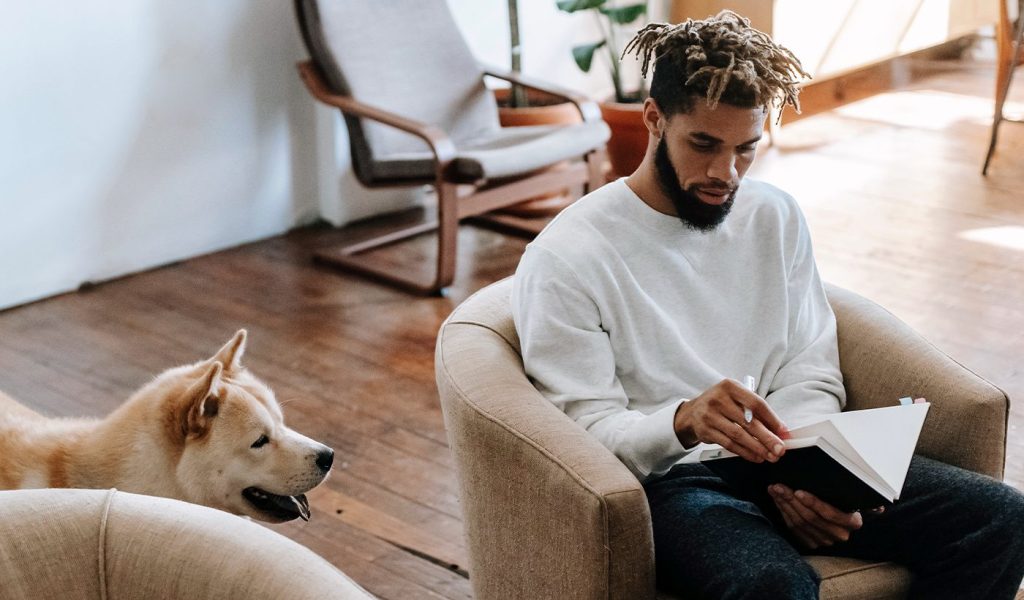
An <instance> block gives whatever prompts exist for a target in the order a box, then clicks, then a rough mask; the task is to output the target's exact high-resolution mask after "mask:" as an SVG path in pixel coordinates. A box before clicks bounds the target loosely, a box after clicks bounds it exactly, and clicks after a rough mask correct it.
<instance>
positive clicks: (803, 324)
mask: <svg viewBox="0 0 1024 600" xmlns="http://www.w3.org/2000/svg"><path fill="white" fill-rule="evenodd" d="M512 311H513V316H514V319H515V324H516V329H517V331H518V333H519V338H520V342H521V344H522V352H523V361H524V364H525V368H526V373H527V375H529V377H530V379H531V380H532V381H533V383H534V385H536V386H537V389H538V390H540V392H541V393H542V394H544V396H545V397H547V398H548V399H549V400H551V402H553V403H555V405H557V406H558V407H559V408H561V409H562V410H563V411H565V413H566V414H567V415H569V416H570V417H571V418H572V419H574V420H575V421H576V422H577V423H579V424H580V425H582V426H583V427H584V428H585V429H586V430H587V431H589V432H590V433H591V434H593V435H594V436H596V437H597V439H598V440H600V441H601V443H603V444H604V445H605V446H606V447H608V448H609V449H610V450H611V451H612V452H613V453H615V455H616V456H617V457H618V458H619V459H620V460H621V461H622V462H623V463H624V464H625V465H626V466H627V467H629V469H630V471H632V472H633V474H635V475H636V476H637V478H638V479H640V480H641V481H643V480H644V479H646V478H647V477H648V476H651V475H660V474H662V473H665V472H666V471H668V470H669V469H670V468H671V467H672V465H673V464H675V463H676V462H678V461H679V460H680V459H682V458H683V457H684V456H685V455H686V454H687V452H688V451H689V450H692V449H689V450H688V449H684V448H683V446H682V444H681V443H680V442H679V440H678V438H677V437H676V434H675V430H674V428H673V420H674V416H675V412H676V409H677V408H678V406H679V403H680V402H684V401H686V400H688V399H692V398H695V397H697V396H698V395H700V394H701V393H702V392H704V391H705V390H706V389H708V388H709V387H711V386H712V385H714V384H716V383H718V382H719V381H721V380H722V379H725V378H731V379H736V380H739V381H742V379H743V377H744V376H745V375H753V376H754V377H755V378H756V379H757V382H758V385H757V393H758V394H759V395H760V396H762V397H764V398H765V399H766V401H767V402H768V404H769V405H771V407H772V408H773V409H774V410H775V412H776V413H777V414H778V415H779V416H780V417H781V419H782V420H783V422H784V423H785V424H786V425H787V426H789V427H795V426H797V425H799V424H800V423H804V422H807V421H809V420H814V417H817V416H819V415H823V414H830V413H835V412H838V411H839V410H840V409H841V407H842V406H843V405H844V404H845V402H846V397H845V392H844V391H843V385H842V375H841V374H840V372H839V350H838V346H837V339H836V324H835V316H834V315H833V313H832V309H831V307H830V306H829V305H828V301H827V300H826V298H825V292H824V289H823V287H822V283H821V280H820V278H819V276H818V271H817V267H816V266H815V264H814V256H813V253H812V250H811V240H810V236H809V234H808V231H807V226H806V223H805V222H804V218H803V215H802V214H801V212H800V209H799V208H798V207H797V205H796V203H795V201H794V200H793V198H792V197H790V196H789V195H788V194H786V193H784V192H782V191H781V190H779V189H777V188H775V187H773V186H770V185H768V184H766V183H762V182H758V181H753V180H750V179H744V180H743V183H742V184H741V185H740V188H739V192H738V194H737V196H736V201H735V205H734V206H733V209H732V212H731V213H730V214H729V216H728V217H727V218H726V219H725V221H724V222H723V223H722V224H721V225H720V226H719V227H718V228H717V229H716V230H714V231H713V232H710V233H702V232H696V231H692V230H690V229H687V228H686V227H685V226H684V225H683V224H682V222H681V221H680V220H679V219H678V218H677V217H674V216H669V215H665V214H662V213H659V212H657V211H656V210H654V209H653V208H651V207H650V206H648V205H647V204H646V203H644V202H643V201H642V200H641V199H640V198H639V197H638V196H637V195H636V194H635V193H634V192H633V191H632V190H631V189H630V188H629V186H627V185H626V181H625V179H620V180H618V181H615V182H613V183H610V184H608V185H606V186H604V187H602V188H600V189H598V190H596V191H595V192H593V193H591V194H588V195H587V196H585V197H584V198H582V199H580V200H579V201H578V202H576V203H575V204H573V205H572V206H570V207H568V208H567V209H565V210H564V211H563V212H562V213H561V214H560V215H559V216H558V217H556V218H555V219H554V221H552V223H551V224H550V225H549V226H548V227H547V228H546V229H545V230H544V231H543V232H542V233H541V234H540V235H539V236H538V237H537V238H536V239H535V240H534V241H533V242H532V243H531V244H530V245H529V246H527V248H526V252H525V253H524V255H523V258H522V261H521V262H520V263H519V268H518V269H517V270H516V275H515V281H514V286H513V290H512Z"/></svg>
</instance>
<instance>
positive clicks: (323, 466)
mask: <svg viewBox="0 0 1024 600" xmlns="http://www.w3.org/2000/svg"><path fill="white" fill-rule="evenodd" d="M333 464H334V450H331V449H330V448H325V449H323V450H321V451H320V452H317V454H316V466H318V467H320V470H321V471H323V472H324V473H326V472H327V471H330V470H331V465H333Z"/></svg>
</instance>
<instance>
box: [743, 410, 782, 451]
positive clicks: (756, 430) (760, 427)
mask: <svg viewBox="0 0 1024 600" xmlns="http://www.w3.org/2000/svg"><path fill="white" fill-rule="evenodd" d="M746 429H747V433H749V434H750V435H752V436H754V438H755V439H757V441H758V442H760V443H761V445H762V446H764V447H765V448H766V449H767V450H768V451H769V452H771V453H772V454H774V455H775V456H782V455H783V454H785V453H786V446H785V445H784V444H783V443H782V440H781V439H779V438H778V437H777V436H776V435H775V434H774V433H772V432H771V431H769V430H768V428H767V427H765V426H764V423H762V422H761V421H760V420H759V419H754V420H753V421H752V422H751V423H750V425H748V426H747V427H746Z"/></svg>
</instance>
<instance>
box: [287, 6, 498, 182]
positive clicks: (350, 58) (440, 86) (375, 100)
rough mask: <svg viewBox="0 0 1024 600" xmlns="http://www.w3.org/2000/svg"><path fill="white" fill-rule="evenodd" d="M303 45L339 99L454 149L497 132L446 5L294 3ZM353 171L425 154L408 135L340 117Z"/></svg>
mask: <svg viewBox="0 0 1024 600" xmlns="http://www.w3.org/2000/svg"><path fill="white" fill-rule="evenodd" d="M295 10H296V15H297V17H298V20H299V27H300V29H301V31H302V38H303V40H304V41H305V44H306V48H307V50H308V51H309V54H310V56H311V58H312V59H313V61H314V63H315V64H316V65H317V66H318V67H319V69H320V71H321V73H322V75H323V77H324V79H325V80H326V81H327V83H328V85H329V86H330V87H331V88H332V91H333V92H335V93H339V94H345V95H349V96H352V97H353V98H354V99H356V100H358V101H360V102H364V103H366V104H369V105H371V106H374V107H376V108H379V109H383V110H385V111H388V112H391V113H394V114H397V115H399V116H402V117H405V118H407V119H412V120H415V121H419V122H422V123H427V124H431V125H435V126H438V127H440V128H441V129H442V130H444V131H446V132H447V133H448V135H449V136H450V137H451V138H452V140H453V141H454V142H455V143H456V145H458V143H459V142H460V141H464V140H469V139H473V138H477V137H481V136H483V135H486V134H488V133H490V132H493V131H495V130H496V129H497V128H498V127H499V124H498V113H497V107H496V105H495V101H494V95H493V94H492V93H491V92H490V91H489V90H488V89H487V87H486V86H485V85H484V80H483V70H482V69H481V67H480V66H479V65H478V64H477V62H476V60H475V59H474V57H473V54H472V52H470V50H469V47H468V46H467V45H466V42H465V40H464V39H463V37H462V34H461V32H460V31H459V29H458V27H457V26H456V24H455V20H454V19H453V17H452V15H451V12H450V11H449V10H448V5H447V3H446V2H445V0H295ZM346 123H347V125H348V128H349V135H350V137H351V143H352V152H353V159H354V163H355V166H356V169H357V170H358V169H360V168H363V167H365V166H366V162H365V161H368V160H387V159H398V160H401V159H409V158H413V157H416V158H418V157H419V156H418V155H422V154H423V153H424V152H427V151H428V147H427V146H426V144H425V143H424V142H423V141H422V140H419V139H417V138H415V137H413V136H411V135H409V134H407V133H404V132H401V131H398V130H396V129H393V128H389V127H386V126H383V125H380V124H376V123H369V122H360V120H359V119H355V118H350V117H346Z"/></svg>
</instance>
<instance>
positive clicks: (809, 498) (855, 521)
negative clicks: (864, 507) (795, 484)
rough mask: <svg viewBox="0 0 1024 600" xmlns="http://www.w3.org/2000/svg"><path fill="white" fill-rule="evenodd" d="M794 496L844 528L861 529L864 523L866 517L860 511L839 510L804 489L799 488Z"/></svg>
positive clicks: (826, 518)
mask: <svg viewBox="0 0 1024 600" xmlns="http://www.w3.org/2000/svg"><path fill="white" fill-rule="evenodd" d="M794 496H795V497H796V499H797V500H799V501H800V502H801V503H802V504H803V505H804V506H807V507H808V508H810V509H811V510H813V511H814V512H816V513H817V514H818V515H820V516H821V517H822V518H823V519H825V520H827V521H829V522H831V523H834V524H836V525H837V526H839V527H842V528H843V529H846V530H849V531H852V530H856V529H860V528H861V527H862V526H863V525H864V518H863V517H862V516H861V514H860V513H856V512H854V513H848V512H843V511H841V510H839V509H838V508H836V507H834V506H832V505H831V504H829V503H828V502H825V501H824V500H822V499H820V498H818V497H817V496H815V495H814V494H810V493H808V492H805V491H803V490H798V491H797V492H796V493H795V494H794Z"/></svg>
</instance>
